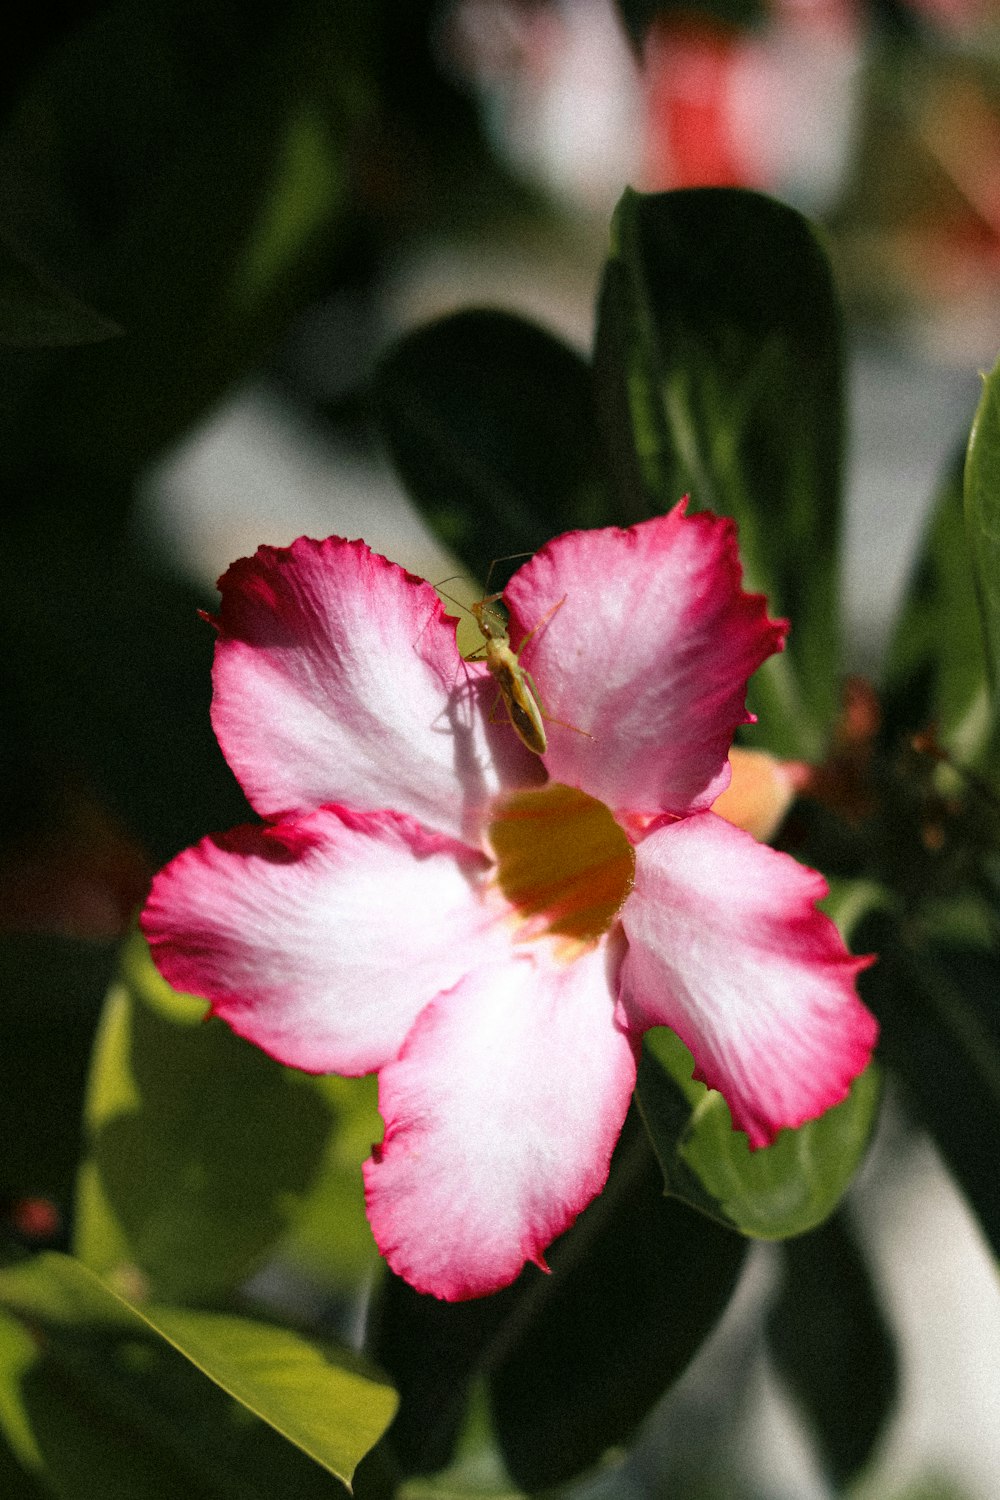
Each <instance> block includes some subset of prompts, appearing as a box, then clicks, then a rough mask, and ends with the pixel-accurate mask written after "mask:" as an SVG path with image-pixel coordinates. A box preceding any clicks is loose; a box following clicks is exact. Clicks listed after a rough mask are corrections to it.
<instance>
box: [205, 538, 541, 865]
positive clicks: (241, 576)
mask: <svg viewBox="0 0 1000 1500" xmlns="http://www.w3.org/2000/svg"><path fill="white" fill-rule="evenodd" d="M219 588H220V590H221V593H222V602H221V605H220V608H219V614H218V618H217V620H216V622H215V623H216V624H217V626H218V629H219V639H218V642H217V645H216V651H215V666H214V669H213V685H214V693H213V699H212V723H213V725H214V727H215V732H216V735H217V736H218V740H219V744H220V745H221V746H222V750H223V753H224V754H225V757H226V759H227V760H228V762H229V764H230V766H231V767H232V768H233V770H234V771H235V773H236V775H237V777H238V778H239V781H240V784H241V785H242V787H243V789H244V791H245V792H246V794H247V796H248V798H249V799H250V802H251V804H252V806H253V807H254V808H255V810H256V811H257V812H259V813H261V814H262V815H263V816H265V817H280V816H282V815H283V814H284V813H286V812H289V811H296V810H305V809H307V808H314V807H320V806H322V805H324V804H326V803H333V802H337V803H346V804H347V805H348V806H351V807H356V808H360V809H363V810H366V811H376V810H378V809H379V808H383V807H392V808H395V809H397V810H398V811H400V812H405V813H410V814H412V816H414V817H416V818H418V819H419V820H420V821H421V822H423V823H425V824H426V825H427V826H428V827H431V828H437V829H440V830H441V831H443V832H446V833H453V834H455V835H457V836H467V837H474V835H475V831H476V829H477V827H478V821H479V818H480V815H481V809H482V806H483V804H484V803H485V801H486V800H487V799H488V797H489V796H490V795H491V794H492V793H493V792H495V791H496V790H497V789H498V787H499V786H500V785H501V784H504V785H515V786H516V785H521V784H525V783H528V784H530V783H531V782H532V781H533V780H537V779H538V774H539V768H538V766H537V763H536V762H535V757H533V756H532V755H531V754H530V753H529V752H528V751H527V750H525V749H524V747H523V746H522V745H521V744H520V742H519V741H518V739H517V736H516V735H513V734H511V733H510V732H509V727H507V726H501V725H495V726H491V725H490V724H489V723H488V718H489V706H490V704H491V703H492V701H493V699H494V697H495V689H494V686H493V683H492V681H491V680H490V677H489V674H488V672H487V671H486V668H485V667H484V666H483V664H482V663H481V662H470V663H464V662H463V661H462V658H461V656H460V655H459V652H458V648H457V647H456V645H455V626H454V623H453V622H452V621H450V620H448V619H447V617H446V616H445V614H444V611H443V609H442V606H441V603H440V600H439V599H438V597H437V595H436V594H435V593H434V590H433V589H432V588H431V587H430V585H429V584H427V583H424V582H423V580H422V579H419V578H415V577H414V576H413V575H412V574H410V573H407V572H405V571H404V570H403V569H402V568H400V567H397V566H396V564H395V563H390V562H387V561H386V559H385V558H384V557H379V556H378V554H377V553H374V552H372V551H370V549H369V548H368V547H366V546H365V544H364V543H363V542H345V541H342V540H341V539H340V538H339V537H329V538H328V539H327V540H326V541H323V542H315V541H311V540H309V539H308V538H307V537H300V538H299V540H298V541H297V542H294V543H293V544H292V546H291V547H286V548H275V547H261V548H260V549H259V550H258V551H257V553H256V554H255V555H254V556H253V557H251V558H242V559H241V560H240V561H239V562H236V563H234V564H233V565H232V567H231V568H230V569H229V570H228V572H227V573H225V574H224V575H223V577H222V578H221V579H220V580H219ZM505 728H506V730H507V732H504V730H505ZM498 759H499V766H498V764H497V761H498Z"/></svg>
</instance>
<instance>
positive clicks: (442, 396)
mask: <svg viewBox="0 0 1000 1500" xmlns="http://www.w3.org/2000/svg"><path fill="white" fill-rule="evenodd" d="M373 397H374V401H375V408H376V412H377V415H378V418H379V420H380V423H381V425H382V428H383V430H384V432H385V436H386V439H387V441H388V444H389V449H390V452H391V453H392V457H393V459H394V461H395V463H396V466H397V468H398V469H399V472H400V475H401V477H402V478H403V480H404V482H405V484H406V487H407V490H408V491H409V493H410V495H411V496H412V497H413V499H414V500H415V501H416V502H417V504H418V505H419V507H420V509H421V510H422V512H423V514H424V515H425V516H426V518H427V521H428V522H429V524H430V525H431V526H432V527H433V529H434V530H435V531H436V532H437V534H438V536H440V537H441V538H442V540H443V541H445V542H446V543H447V544H448V546H449V547H450V548H451V549H452V551H453V552H455V553H456V555H457V556H458V557H460V558H461V559H462V561H463V562H464V563H465V565H466V566H467V567H468V568H469V570H470V572H471V573H472V574H473V576H478V577H480V578H485V576H486V572H487V569H488V568H489V565H490V563H491V562H492V560H493V559H494V558H497V557H504V556H506V555H507V554H509V553H512V552H520V551H521V550H525V549H527V550H531V551H535V550H536V549H537V548H538V547H540V546H542V545H543V543H545V542H547V541H548V540H549V539H550V538H551V537H553V536H556V535H558V533H559V532H562V531H569V530H572V529H573V528H575V527H580V526H600V525H606V524H608V523H609V522H613V521H616V520H618V519H620V518H619V517H618V516H617V515H615V514H614V513H613V511H612V510H610V509H609V501H608V497H607V494H606V491H605V490H604V488H603V486H602V483H601V471H600V455H599V452H598V446H597V434H596V428H595V420H594V411H593V403H592V398H591V390H590V372H589V370H588V367H587V364H586V362H585V361H584V360H583V359H582V358H581V357H580V356H579V355H578V354H576V353H574V351H573V350H572V349H569V348H567V347H566V345H565V344H562V343H560V341H559V340H558V339H556V338H554V337H553V336H552V335H551V334H548V333H546V332H544V331H543V330H542V329H541V328H537V327H535V326H534V325H533V324H531V323H527V322H525V321H524V320H523V319H522V318H518V317H514V316H512V315H511V314H508V313H499V312H464V313H457V314H455V315H454V316H452V317H448V318H443V319H442V320H441V321H440V322H438V323H432V324H431V325H430V326H429V327H426V328H421V329H418V330H417V331H416V332H414V333H411V334H409V335H408V336H407V337H406V338H405V339H403V340H401V342H400V343H399V344H397V345H396V346H395V348H394V349H393V350H392V351H391V353H390V354H389V355H388V356H387V357H386V359H385V360H384V361H383V363H382V365H381V366H380V368H379V370H378V372H377V374H376V377H375V381H374V387H373Z"/></svg>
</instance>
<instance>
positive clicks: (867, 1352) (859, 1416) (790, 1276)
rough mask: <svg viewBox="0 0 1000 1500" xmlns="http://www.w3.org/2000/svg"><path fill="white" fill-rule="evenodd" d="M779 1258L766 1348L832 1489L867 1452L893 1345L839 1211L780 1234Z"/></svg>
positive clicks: (890, 1392)
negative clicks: (788, 1235)
mask: <svg viewBox="0 0 1000 1500" xmlns="http://www.w3.org/2000/svg"><path fill="white" fill-rule="evenodd" d="M782 1255H783V1260H784V1271H783V1277H782V1282H781V1287H780V1290H779V1295H778V1300H777V1302H776V1304H775V1305H774V1307H773V1308H772V1310H771V1315H770V1319H769V1322H768V1340H769V1343H770V1347H771V1353H772V1355H773V1357H774V1359H775V1362H776V1364H777V1367H778V1369H779V1371H780V1372H781V1374H782V1376H783V1377H784V1379H785V1381H786V1382H787V1383H788V1385H789V1387H790V1389H791V1392H792V1395H793V1397H794V1398H795V1400H796V1402H797V1403H798V1405H799V1406H800V1407H801V1408H802V1409H803V1412H804V1414H805V1418H806V1421H807V1424H808V1426H809V1428H810V1430H811V1431H812V1433H813V1435H814V1437H815V1439H816V1443H817V1447H818V1450H819V1453H820V1456H821V1458H822V1460H823V1465H824V1467H825V1469H826V1470H827V1472H828V1473H829V1475H830V1478H831V1480H832V1481H833V1484H834V1485H835V1487H836V1488H837V1490H838V1491H839V1490H840V1489H842V1488H843V1486H845V1485H846V1484H847V1483H848V1482H849V1481H850V1480H851V1479H853V1478H854V1477H855V1475H856V1474H857V1473H858V1472H859V1470H861V1469H862V1468H863V1467H864V1465H865V1464H866V1462H867V1461H868V1459H869V1458H870V1457H871V1454H872V1450H873V1449H874V1447H875V1444H876V1442H877V1441H878V1439H879V1437H880V1435H881V1433H882V1431H883V1429H884V1427H885V1424H886V1422H887V1421H888V1419H889V1417H890V1415H891V1413H892V1409H893V1406H894V1404H895V1399H896V1390H897V1384H898V1373H897V1368H896V1354H895V1346H894V1343H893V1338H892V1334H891V1332H890V1330H889V1328H888V1326H887V1324H886V1322H885V1319H884V1318H883V1316H882V1313H881V1310H880V1308H879V1304H878V1297H877V1294H876V1290H875V1288H874V1287H873V1285H872V1283H871V1279H870V1277H869V1274H868V1268H867V1266H866V1265H865V1262H864V1259H863V1257H862V1255H861V1252H860V1250H859V1248H858V1246H857V1243H856V1241H855V1239H854V1235H853V1234H852V1232H851V1228H850V1225H849V1224H848V1222H847V1221H846V1219H845V1217H844V1216H843V1214H835V1215H834V1216H833V1217H832V1218H831V1219H828V1220H827V1222H826V1224H824V1225H823V1227H822V1228H821V1229H814V1230H813V1231H812V1233H811V1234H806V1235H802V1236H801V1237H800V1238H798V1239H792V1240H788V1241H787V1242H786V1243H785V1244H784V1245H783V1246H782Z"/></svg>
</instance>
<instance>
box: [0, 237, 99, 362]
mask: <svg viewBox="0 0 1000 1500" xmlns="http://www.w3.org/2000/svg"><path fill="white" fill-rule="evenodd" d="M121 332H122V330H121V329H120V328H119V327H118V325H117V324H116V323H112V322H111V321H110V320H109V319H108V318H102V317H101V315H100V313H97V312H95V311H94V310H93V308H90V307H85V306H84V304H83V303H82V302H81V301H80V300H79V298H77V297H74V296H73V294H72V292H69V291H67V289H66V288H65V287H64V286H60V285H59V283H58V282H57V281H55V280H54V279H52V278H51V277H48V276H46V275H44V273H43V272H41V271H39V270H38V268H37V267H36V266H33V265H30V264H29V263H28V262H27V261H26V260H25V259H24V258H23V257H22V256H20V255H18V254H17V252H16V251H15V250H14V249H13V248H12V246H10V245H9V244H6V243H4V241H3V240H2V239H0V346H6V347H8V348H13V349H33V348H42V349H44V348H58V347H60V346H62V345H71V344H94V343H100V342H101V340H102V339H110V338H115V337H116V336H118V335H120V334H121Z"/></svg>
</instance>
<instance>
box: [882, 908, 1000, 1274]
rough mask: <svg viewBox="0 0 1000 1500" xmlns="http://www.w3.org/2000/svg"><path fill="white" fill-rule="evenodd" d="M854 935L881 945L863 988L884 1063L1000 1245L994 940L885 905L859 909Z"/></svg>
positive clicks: (997, 955)
mask: <svg viewBox="0 0 1000 1500" xmlns="http://www.w3.org/2000/svg"><path fill="white" fill-rule="evenodd" d="M858 941H859V942H862V943H864V944H865V946H870V947H872V948H873V949H874V950H875V951H876V952H878V954H879V961H878V963H877V964H875V965H874V967H873V968H872V969H870V970H869V971H868V972H867V973H866V974H864V975H863V976H862V979H861V992H862V995H863V998H864V1000H865V1003H866V1004H867V1005H868V1006H869V1008H870V1009H871V1010H872V1011H873V1012H874V1014H875V1015H876V1016H877V1017H878V1020H879V1024H880V1026H881V1028H882V1035H881V1042H880V1046H881V1051H882V1055H883V1057H884V1058H885V1061H886V1064H887V1065H888V1066H890V1067H891V1068H892V1069H893V1071H894V1072H895V1074H896V1076H897V1077H898V1078H899V1079H900V1080H901V1082H902V1084H903V1087H904V1090H905V1096H906V1099H907V1102H908V1103H909V1106H910V1108H911V1110H912V1111H913V1113H914V1114H915V1116H916V1118H917V1119H918V1120H919V1121H920V1123H921V1124H922V1125H923V1126H924V1127H925V1128H926V1129H927V1130H928V1131H929V1132H930V1134H931V1136H932V1137H933V1139H934V1141H935V1143H936V1145H937V1147H938V1149H939V1150H940V1152H941V1154H942V1156H943V1157H944V1159H945V1161H946V1162H947V1163H948V1166H949V1167H950V1168H951V1171H952V1172H953V1173H954V1176H955V1179H956V1181H957V1182H958V1184H959V1186H960V1187H961V1188H962V1189H963V1191H964V1192H965V1194H966V1196H967V1198H968V1200H969V1203H970V1205H971V1207H972V1208H973V1210H974V1212H975V1213H976V1216H977V1217H978V1219H979V1222H980V1224H981V1226H982V1229H983V1232H984V1233H985V1235H986V1236H987V1238H988V1240H989V1242H990V1244H991V1245H992V1246H993V1249H994V1251H995V1252H996V1253H998V1254H1000V1180H998V1176H997V1171H996V1163H997V1157H998V1152H1000V1006H998V1004H997V997H998V995H1000V949H998V947H997V945H996V943H995V942H993V943H990V944H984V943H982V942H980V943H972V942H969V941H965V942H961V943H959V942H956V941H955V939H954V938H950V939H949V938H948V937H946V936H945V935H943V934H935V932H934V930H933V925H932V924H930V923H929V922H926V921H925V922H924V923H921V924H918V923H916V922H915V921H910V922H906V921H901V920H900V917H899V914H898V913H894V912H892V911H885V910H883V911H875V912H872V913H871V914H870V915H869V916H868V917H866V918H865V920H864V921H863V922H862V923H861V925H860V927H859V929H858Z"/></svg>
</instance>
